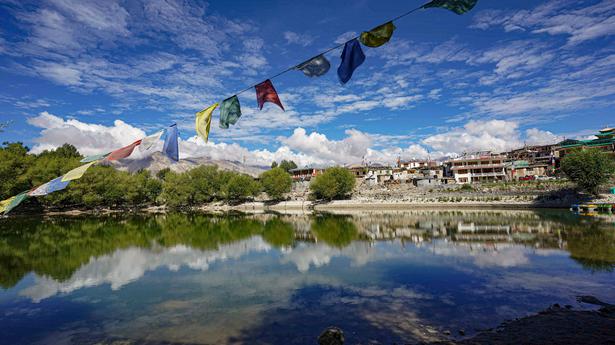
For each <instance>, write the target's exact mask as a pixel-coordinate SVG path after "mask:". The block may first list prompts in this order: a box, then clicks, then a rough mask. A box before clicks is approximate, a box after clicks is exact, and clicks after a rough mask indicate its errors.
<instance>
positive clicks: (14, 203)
mask: <svg viewBox="0 0 615 345" xmlns="http://www.w3.org/2000/svg"><path fill="white" fill-rule="evenodd" d="M27 197H28V192H22V193H19V194H17V195H15V196H14V197H12V198H10V199H9V200H10V201H9V202H8V204H7V205H6V206H5V207H4V214H7V213H9V212H11V210H12V209H14V208H15V207H17V206H18V205H19V204H21V202H22V201H24V200H26V198H27Z"/></svg>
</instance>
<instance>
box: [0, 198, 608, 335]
mask: <svg viewBox="0 0 615 345" xmlns="http://www.w3.org/2000/svg"><path fill="white" fill-rule="evenodd" d="M614 268H615V224H614V223H613V220H612V219H611V220H609V219H600V218H595V217H584V216H578V215H574V214H572V213H571V212H568V211H555V210H549V211H520V210H519V211H512V210H511V211H504V210H488V211H479V210H446V211H444V210H422V211H405V212H404V211H398V212H365V211H361V212H356V213H350V214H312V215H310V214H289V215H282V214H249V215H243V214H224V215H221V214H219V215H213V214H181V213H170V214H161V215H110V216H91V215H89V216H50V217H31V216H29V217H12V218H8V219H1V220H0V343H3V344H5V343H6V344H34V343H38V344H97V343H98V344H113V343H115V344H133V343H135V344H139V343H147V344H168V343H178V344H242V343H245V344H295V343H296V344H315V343H316V338H317V337H318V335H319V333H320V332H321V331H322V330H323V329H325V328H326V327H328V326H337V327H340V328H341V329H343V330H344V333H345V337H346V341H347V344H356V343H375V344H391V343H413V342H419V341H425V342H430V341H436V340H441V339H445V338H446V335H445V333H448V332H450V333H451V335H450V337H452V338H455V337H460V336H461V335H460V334H459V330H463V333H464V334H465V335H466V336H471V335H472V334H474V333H476V332H477V331H478V330H480V329H485V328H490V327H494V326H497V325H498V324H499V323H500V322H502V321H504V320H509V319H513V318H518V317H523V316H526V315H529V314H532V313H536V312H538V311H540V310H542V309H544V308H546V307H548V306H549V305H550V304H553V303H559V304H560V305H566V304H569V305H572V306H573V307H574V308H580V309H581V308H584V306H582V305H580V304H578V303H577V302H576V301H575V296H576V295H581V294H582V295H593V296H596V297H598V298H600V299H601V300H604V301H607V302H611V303H615V289H613V286H615V273H614V271H613V269H614ZM446 331H448V332H446Z"/></svg>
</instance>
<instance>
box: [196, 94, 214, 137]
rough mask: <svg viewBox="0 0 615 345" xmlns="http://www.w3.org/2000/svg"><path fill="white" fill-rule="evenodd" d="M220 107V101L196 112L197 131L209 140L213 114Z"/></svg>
mask: <svg viewBox="0 0 615 345" xmlns="http://www.w3.org/2000/svg"><path fill="white" fill-rule="evenodd" d="M217 107H218V103H216V104H214V105H212V106H210V107H209V108H207V109H203V110H201V111H199V112H198V113H196V132H197V133H198V134H199V135H200V136H201V138H203V140H205V142H207V141H208V140H209V129H210V128H211V114H212V113H213V112H214V110H215V109H216V108H217Z"/></svg>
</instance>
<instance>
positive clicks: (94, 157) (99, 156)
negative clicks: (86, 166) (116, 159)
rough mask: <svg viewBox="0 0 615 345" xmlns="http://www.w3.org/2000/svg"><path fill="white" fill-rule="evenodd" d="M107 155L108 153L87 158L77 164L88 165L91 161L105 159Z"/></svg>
mask: <svg viewBox="0 0 615 345" xmlns="http://www.w3.org/2000/svg"><path fill="white" fill-rule="evenodd" d="M109 153H110V152H107V153H102V154H99V155H92V156H87V157H85V158H84V159H82V160H80V161H79V162H80V163H89V162H93V161H98V160H101V159H103V158H105V157H107V156H108V155H109Z"/></svg>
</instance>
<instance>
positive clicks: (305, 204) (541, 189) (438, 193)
mask: <svg viewBox="0 0 615 345" xmlns="http://www.w3.org/2000/svg"><path fill="white" fill-rule="evenodd" d="M587 202H610V203H615V195H612V194H603V195H601V196H600V197H598V198H596V197H592V196H589V195H587V194H582V193H579V192H577V191H576V190H574V189H572V188H570V186H568V185H562V184H551V185H544V184H528V183H522V184H519V183H517V184H509V185H495V184H494V185H476V186H469V185H467V186H449V187H445V188H434V189H420V188H416V187H413V186H411V185H390V186H371V187H370V186H357V188H356V190H355V192H354V193H353V194H352V195H351V197H350V198H349V199H346V200H333V201H312V200H310V195H309V190H307V189H304V190H294V191H293V192H292V193H290V194H289V195H288V196H287V200H286V201H280V202H273V201H269V200H267V197H266V195H264V194H263V195H260V196H259V197H258V198H256V199H255V200H252V201H246V202H239V203H228V202H221V201H219V202H213V203H209V204H203V205H198V206H191V207H186V208H182V209H181V210H184V211H202V212H230V211H241V212H249V213H251V212H267V211H274V212H311V211H323V212H335V211H340V212H342V211H349V210H383V211H386V210H409V209H421V208H440V209H441V208H446V209H451V208H469V209H471V208H479V209H548V208H551V209H562V208H563V209H568V208H570V206H571V205H573V204H579V203H587ZM168 210H169V208H167V207H166V206H164V205H162V206H160V205H142V206H140V207H121V206H118V207H98V208H93V209H86V208H80V207H74V208H71V207H66V208H55V209H44V208H40V207H39V208H30V209H28V208H22V209H19V210H16V211H17V212H15V214H19V213H22V214H48V215H57V214H66V215H78V214H89V213H95V214H105V213H116V212H145V213H164V212H167V211H168Z"/></svg>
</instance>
